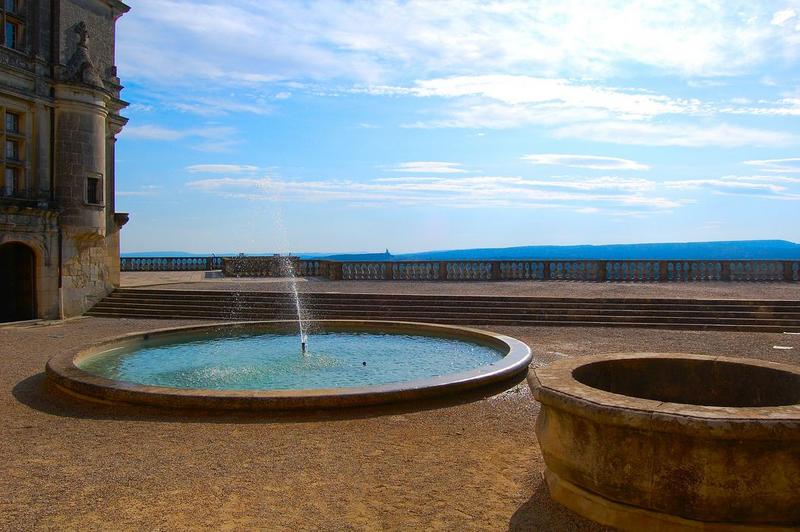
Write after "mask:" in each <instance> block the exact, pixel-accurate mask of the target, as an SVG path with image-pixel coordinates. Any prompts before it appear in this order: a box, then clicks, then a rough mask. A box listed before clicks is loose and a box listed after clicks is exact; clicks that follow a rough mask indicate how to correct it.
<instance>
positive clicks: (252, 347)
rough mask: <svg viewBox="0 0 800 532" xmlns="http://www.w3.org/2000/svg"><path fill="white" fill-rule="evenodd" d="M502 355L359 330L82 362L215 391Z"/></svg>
mask: <svg viewBox="0 0 800 532" xmlns="http://www.w3.org/2000/svg"><path fill="white" fill-rule="evenodd" d="M502 357H503V353H501V352H499V351H497V350H495V349H493V348H491V347H486V346H482V345H478V344H473V343H470V342H466V341H462V340H452V339H447V338H436V337H429V336H416V335H413V336H412V335H401V334H379V333H359V332H329V333H319V334H315V335H313V336H312V337H311V338H310V340H309V348H308V351H307V352H306V354H305V355H303V354H301V353H300V343H299V340H298V337H297V335H296V334H275V333H270V334H250V335H236V336H221V337H212V338H203V339H199V340H195V341H184V342H181V343H173V344H167V345H154V346H150V347H148V346H144V347H142V348H140V349H137V350H134V351H130V350H128V351H122V350H116V351H111V352H108V353H103V354H100V355H97V356H94V357H91V358H90V359H88V360H85V361H83V362H81V363H80V364H79V366H80V367H81V369H83V370H84V371H87V372H89V373H93V374H96V375H100V376H102V377H106V378H109V379H113V380H118V381H127V382H134V383H137V384H149V385H155V386H169V387H173V388H206V389H213V390H259V389H271V390H305V389H313V388H339V387H352V386H370V385H378V384H388V383H393V382H403V381H409V380H416V379H423V378H428V377H436V376H440V375H447V374H450V373H457V372H460V371H466V370H470V369H474V368H478V367H480V366H487V365H490V364H492V363H494V362H497V361H498V360H500V359H501V358H502Z"/></svg>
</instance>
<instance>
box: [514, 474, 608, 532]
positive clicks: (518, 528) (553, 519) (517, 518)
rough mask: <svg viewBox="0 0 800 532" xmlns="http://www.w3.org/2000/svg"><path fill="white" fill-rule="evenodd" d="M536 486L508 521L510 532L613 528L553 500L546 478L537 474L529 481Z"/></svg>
mask: <svg viewBox="0 0 800 532" xmlns="http://www.w3.org/2000/svg"><path fill="white" fill-rule="evenodd" d="M529 485H531V486H535V487H534V491H533V495H531V498H530V499H528V500H527V501H525V502H524V503H523V504H522V506H520V507H519V508H517V511H516V512H514V515H512V516H511V520H510V521H509V522H508V530H509V532H523V531H525V532H527V531H530V530H559V531H565V530H581V531H598V532H599V531H606V530H608V531H610V530H612V529H611V528H606V527H604V526H601V525H598V524H597V523H594V522H592V521H590V520H588V519H585V518H583V517H581V516H579V515H577V514H574V513H572V512H570V511H569V510H567V509H566V508H564V507H563V506H561V505H560V504H558V503H557V502H555V501H554V500H552V499H551V498H550V491H549V490H548V489H547V484H546V483H545V481H544V479H543V478H542V477H541V476H539V475H538V474H537V475H536V477H535V478H533V479H531V482H530V483H529Z"/></svg>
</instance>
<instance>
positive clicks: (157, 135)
mask: <svg viewBox="0 0 800 532" xmlns="http://www.w3.org/2000/svg"><path fill="white" fill-rule="evenodd" d="M235 132H236V130H235V129H234V128H231V127H226V126H208V127H198V128H189V129H173V128H168V127H162V126H158V125H154V124H144V125H141V126H135V125H131V126H127V127H125V129H123V130H122V133H121V134H120V135H121V136H122V135H124V136H125V137H127V138H131V139H142V140H164V141H174V140H181V139H185V138H188V137H200V138H204V139H217V138H225V137H229V136H230V135H232V134H233V133H235Z"/></svg>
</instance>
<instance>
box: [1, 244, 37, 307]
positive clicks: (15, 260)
mask: <svg viewBox="0 0 800 532" xmlns="http://www.w3.org/2000/svg"><path fill="white" fill-rule="evenodd" d="M35 317H36V256H35V255H34V254H33V250H32V249H31V248H29V247H28V246H26V245H24V244H19V243H16V242H14V243H11V244H3V245H0V322H8V321H22V320H32V319H34V318H35Z"/></svg>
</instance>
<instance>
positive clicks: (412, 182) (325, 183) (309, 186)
mask: <svg viewBox="0 0 800 532" xmlns="http://www.w3.org/2000/svg"><path fill="white" fill-rule="evenodd" d="M187 186H188V187H189V188H192V189H196V190H202V191H205V192H212V193H216V194H220V195H223V196H227V197H233V198H243V199H249V200H268V201H293V202H320V201H345V202H349V203H358V204H373V205H377V204H398V205H435V206H439V207H452V208H467V207H469V208H489V207H500V206H502V207H515V208H544V207H543V206H547V208H565V209H570V210H574V209H578V208H581V209H586V208H587V207H594V206H595V205H600V206H603V207H604V208H610V207H614V208H617V209H623V210H624V209H630V208H634V209H637V210H641V209H648V210H661V211H663V210H669V209H673V208H676V207H679V206H681V205H683V202H682V201H680V200H674V199H669V198H666V197H661V196H658V195H653V194H652V191H653V189H654V187H655V184H654V183H653V182H651V181H648V180H644V179H629V178H620V177H614V176H609V177H599V178H590V179H577V178H573V179H567V178H554V179H551V180H541V179H537V180H534V179H526V178H522V177H511V176H471V177H461V176H459V177H398V178H380V179H374V180H372V181H367V182H360V181H351V180H315V181H293V180H284V179H279V178H274V177H265V178H230V177H224V178H217V179H202V180H196V181H191V182H189V183H187ZM587 204H591V205H587ZM584 212H586V211H584Z"/></svg>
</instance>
